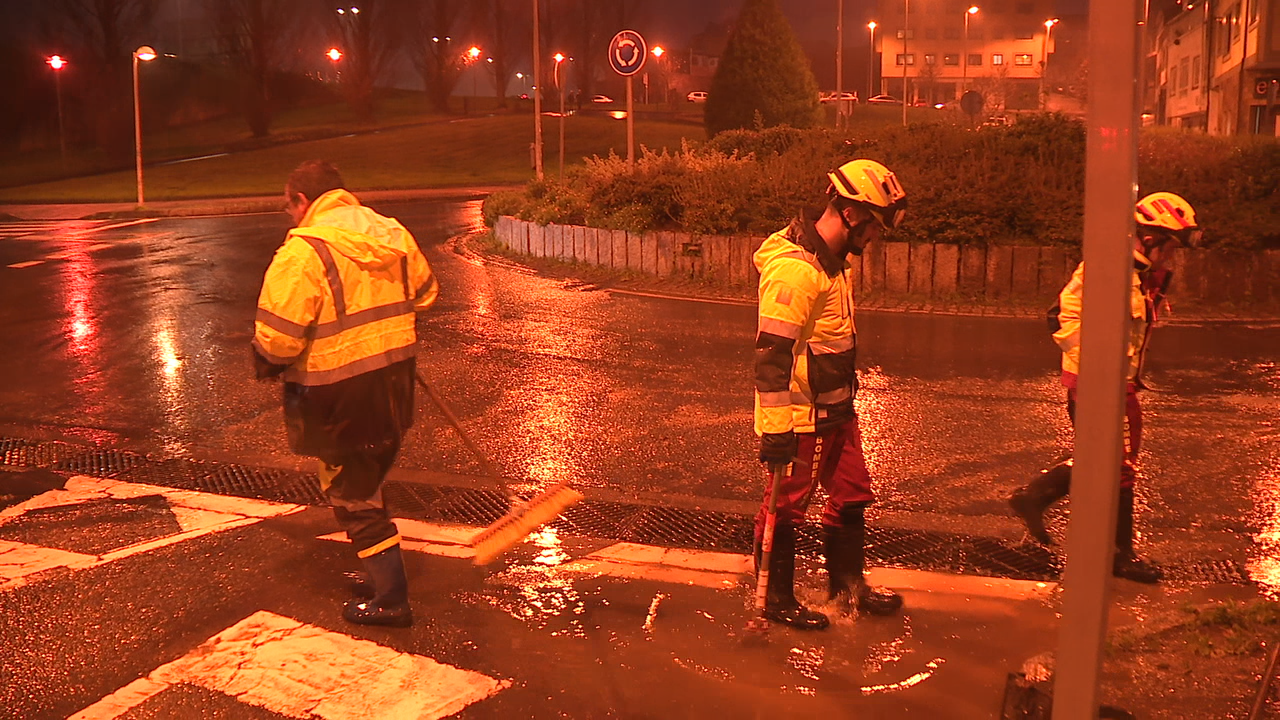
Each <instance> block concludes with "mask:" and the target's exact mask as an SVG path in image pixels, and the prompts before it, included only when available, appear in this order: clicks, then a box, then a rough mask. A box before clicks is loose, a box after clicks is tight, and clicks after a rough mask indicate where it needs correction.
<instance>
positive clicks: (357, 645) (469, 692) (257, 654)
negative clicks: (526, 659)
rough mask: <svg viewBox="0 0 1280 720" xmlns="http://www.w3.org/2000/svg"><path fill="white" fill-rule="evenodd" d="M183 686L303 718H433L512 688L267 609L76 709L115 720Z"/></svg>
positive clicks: (86, 717) (91, 718)
mask: <svg viewBox="0 0 1280 720" xmlns="http://www.w3.org/2000/svg"><path fill="white" fill-rule="evenodd" d="M179 683H188V684H192V685H199V686H201V687H204V688H207V689H209V690H213V691H215V692H220V693H224V694H226V695H230V696H232V697H235V698H236V699H237V700H239V701H240V702H243V703H248V704H251V705H256V706H258V707H261V708H265V709H267V710H270V711H272V712H276V713H279V714H281V715H286V716H288V717H295V718H317V717H318V718H323V720H364V718H405V719H406V720H408V719H409V718H413V719H414V720H417V719H419V718H421V719H423V720H432V719H434V718H444V717H448V716H450V715H453V714H455V713H457V712H460V711H461V710H463V709H464V708H466V707H467V706H468V705H471V704H473V703H476V702H479V701H481V700H484V699H485V698H487V697H490V696H492V695H495V694H497V693H498V692H500V691H502V690H504V689H506V688H508V687H510V686H511V681H510V680H498V679H495V678H491V677H489V676H488V675H483V674H481V673H478V672H474V671H471V670H463V669H462V668H457V667H454V666H452V665H446V664H444V663H441V662H436V661H435V660H433V659H431V658H429V657H426V656H423V655H414V654H412V653H406V652H400V651H397V650H392V649H391V648H388V647H384V646H382V645H378V644H377V643H375V642H371V641H369V640H358V639H356V638H353V637H350V636H349V635H343V634H341V633H336V632H332V631H329V630H325V629H324V628H320V627H316V626H314V625H308V624H306V623H303V622H299V621H297V620H294V619H292V618H287V617H284V616H281V615H276V614H275V613H271V612H267V611H265V610H263V611H259V612H256V613H254V614H252V615H250V616H249V617H247V618H245V619H244V620H241V621H240V622H238V623H236V624H235V625H232V626H231V627H229V628H227V629H226V630H223V631H222V632H220V633H218V634H217V635H214V636H213V637H212V638H209V640H207V641H205V642H204V643H203V644H201V645H200V646H199V647H197V648H195V649H194V650H192V651H191V652H190V653H188V654H187V655H186V656H184V657H181V658H178V659H177V660H174V661H173V662H171V663H168V664H165V665H162V666H160V667H159V668H157V669H156V670H155V671H153V672H152V673H151V674H150V675H148V676H147V677H145V678H140V679H138V680H135V681H133V682H132V683H129V684H128V685H125V686H124V687H122V688H120V689H119V690H117V691H116V692H114V693H112V694H111V695H108V696H107V697H105V698H103V699H102V700H99V701H98V702H96V703H94V704H93V705H90V706H89V707H87V708H85V709H84V710H81V711H80V712H78V713H76V714H74V715H72V716H71V720H114V718H118V717H120V716H122V715H125V714H126V713H128V712H129V710H130V709H132V708H134V707H136V706H138V705H140V704H142V703H143V702H146V700H147V699H148V698H151V697H154V696H155V695H158V694H160V693H161V692H163V691H164V690H165V689H167V688H169V687H170V686H172V685H177V684H179Z"/></svg>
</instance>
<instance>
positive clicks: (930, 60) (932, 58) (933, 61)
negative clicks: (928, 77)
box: [924, 53, 938, 65]
mask: <svg viewBox="0 0 1280 720" xmlns="http://www.w3.org/2000/svg"><path fill="white" fill-rule="evenodd" d="M924 64H925V65H937V64H938V56H937V55H934V54H933V53H925V54H924Z"/></svg>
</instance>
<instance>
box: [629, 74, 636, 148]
mask: <svg viewBox="0 0 1280 720" xmlns="http://www.w3.org/2000/svg"><path fill="white" fill-rule="evenodd" d="M631 85H632V82H631V76H630V75H628V76H627V172H635V169H636V109H635V103H634V102H633V101H632V96H631Z"/></svg>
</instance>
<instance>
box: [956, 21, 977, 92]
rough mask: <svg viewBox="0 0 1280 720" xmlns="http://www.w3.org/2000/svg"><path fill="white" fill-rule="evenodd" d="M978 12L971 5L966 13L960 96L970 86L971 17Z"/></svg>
mask: <svg viewBox="0 0 1280 720" xmlns="http://www.w3.org/2000/svg"><path fill="white" fill-rule="evenodd" d="M977 12H978V6H977V5H970V6H969V9H968V10H965V11H964V45H963V48H964V53H963V54H962V55H961V57H960V94H961V95H963V94H964V91H965V86H966V85H968V84H969V16H970V15H973V14H975V13H977Z"/></svg>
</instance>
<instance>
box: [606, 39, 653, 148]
mask: <svg viewBox="0 0 1280 720" xmlns="http://www.w3.org/2000/svg"><path fill="white" fill-rule="evenodd" d="M648 54H649V49H648V47H647V46H646V45H645V42H644V38H643V37H641V36H640V33H638V32H636V31H634V30H623V31H622V32H620V33H618V34H617V35H614V36H613V40H610V41H609V66H610V67H612V68H613V71H614V72H616V73H618V74H619V75H621V76H623V77H625V78H626V79H627V171H628V172H634V171H635V169H636V125H635V122H636V106H635V88H634V84H635V83H634V81H633V78H634V77H635V74H636V73H638V72H640V68H642V67H644V61H645V56H647V55H648Z"/></svg>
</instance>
